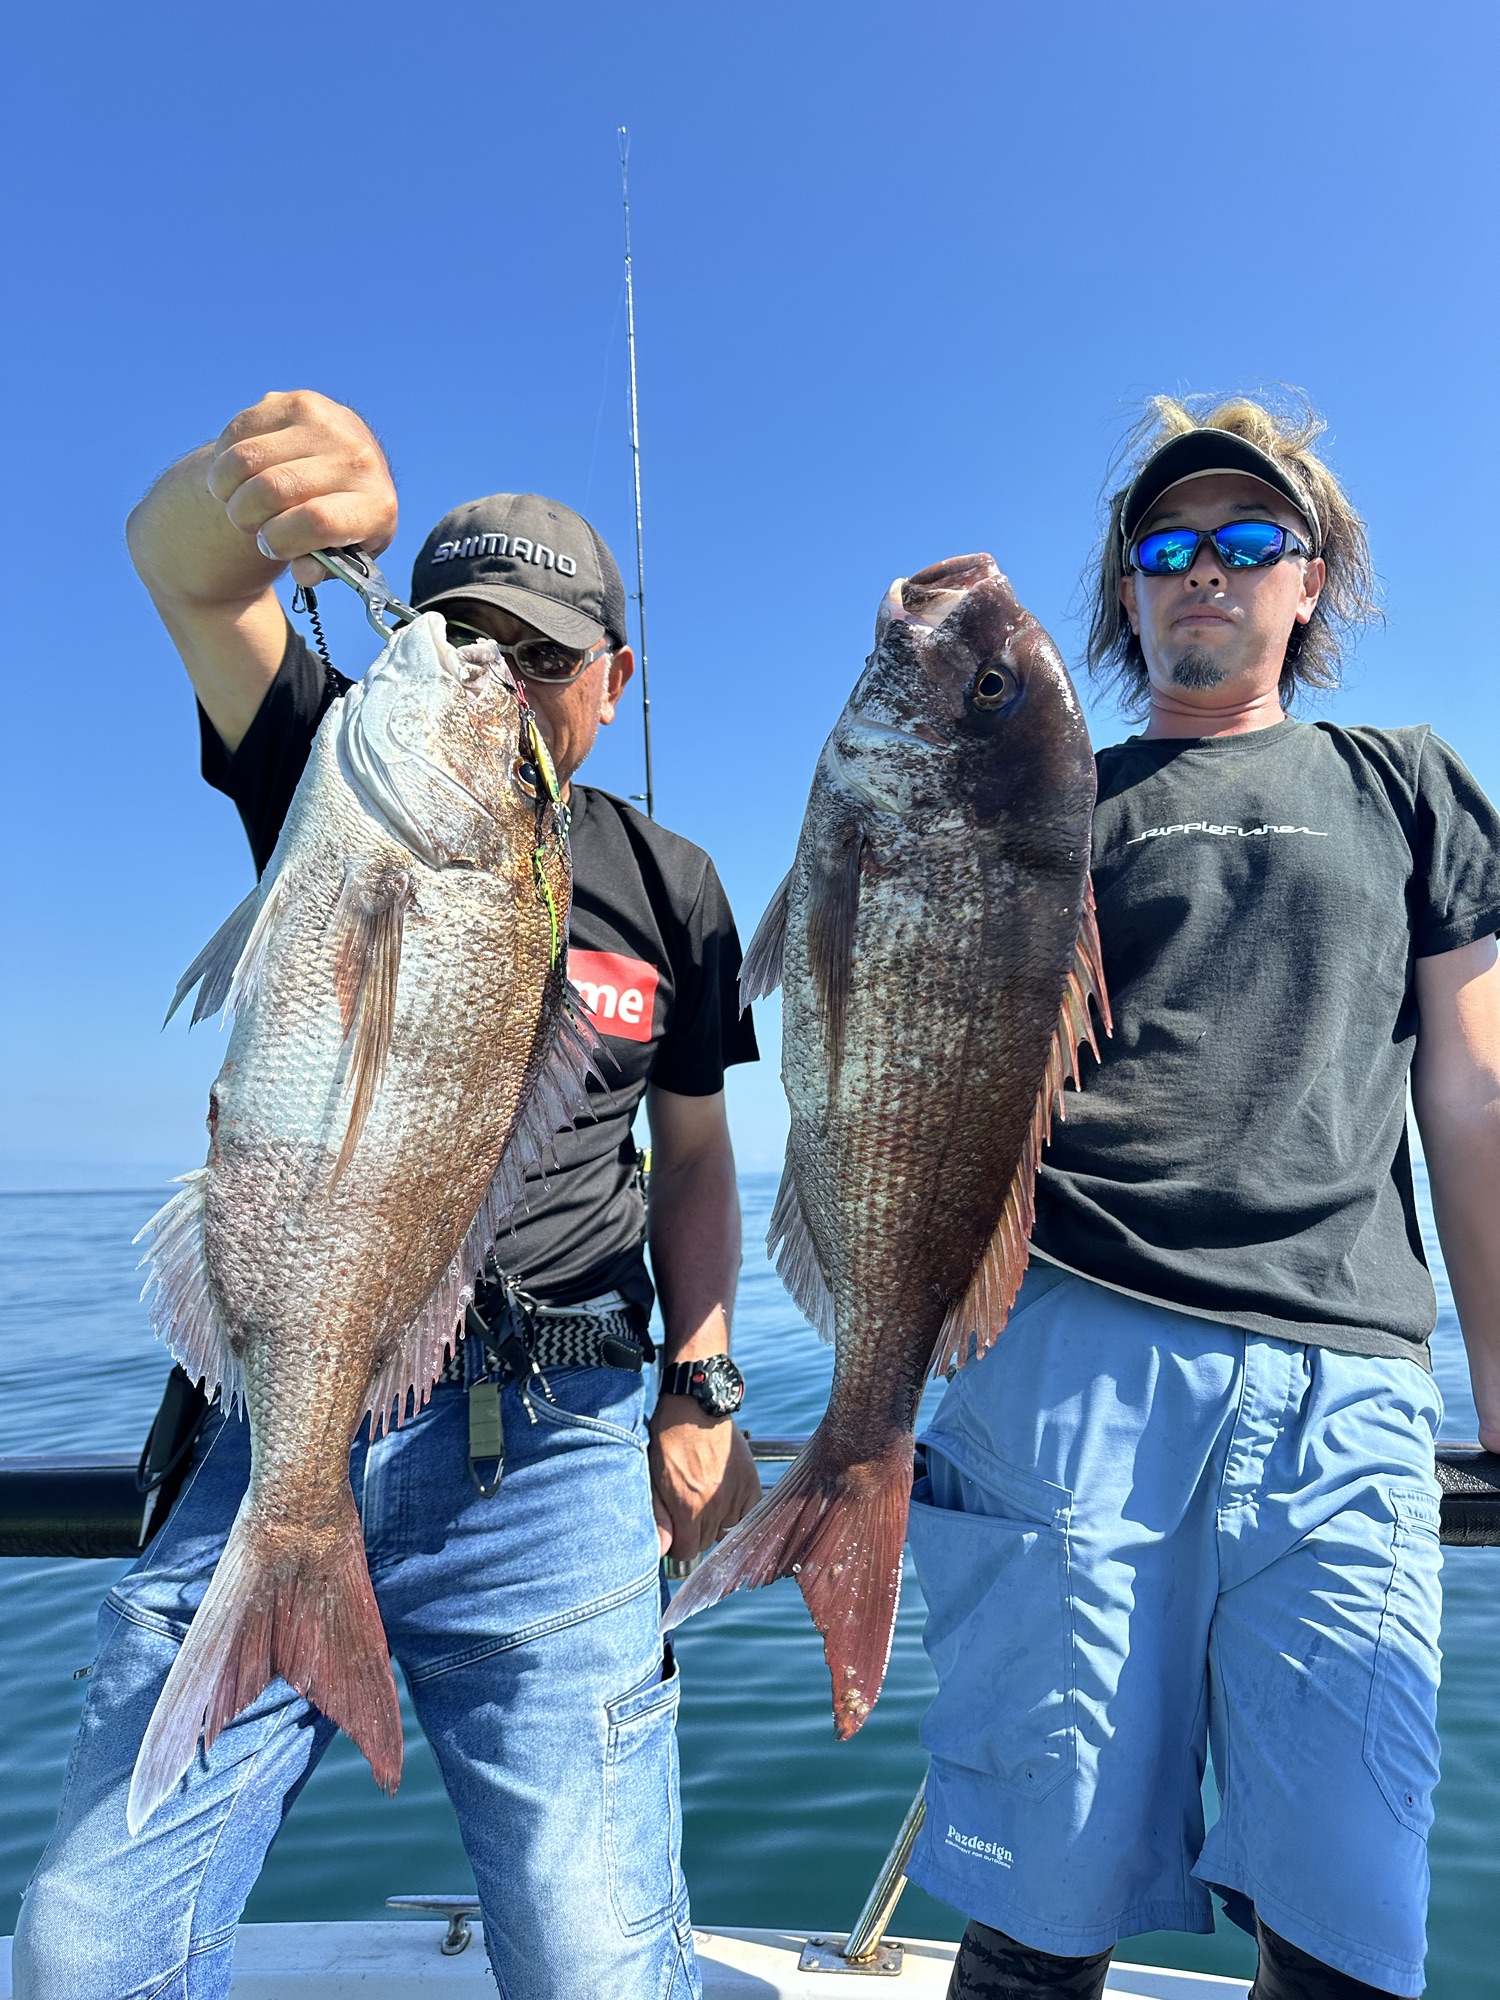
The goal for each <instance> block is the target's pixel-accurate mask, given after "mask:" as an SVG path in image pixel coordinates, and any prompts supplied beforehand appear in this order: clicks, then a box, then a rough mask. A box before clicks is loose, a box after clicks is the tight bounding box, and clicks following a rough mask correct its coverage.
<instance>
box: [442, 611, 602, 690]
mask: <svg viewBox="0 0 1500 2000" xmlns="http://www.w3.org/2000/svg"><path fill="white" fill-rule="evenodd" d="M443 623H444V624H445V625H446V626H447V628H448V636H449V638H450V639H452V640H453V642H454V644H455V645H459V646H472V645H474V644H475V643H476V642H477V641H479V640H480V639H488V640H489V642H490V644H491V645H492V646H497V647H498V648H499V650H500V654H501V657H502V658H503V659H506V660H508V661H509V662H510V667H511V671H512V673H517V674H519V675H520V676H521V678H522V680H527V681H546V682H547V683H548V685H549V686H551V687H565V686H566V685H567V683H568V682H569V681H576V680H577V679H578V677H579V675H580V674H586V673H587V672H588V670H589V668H590V667H591V666H592V665H593V664H594V662H595V660H599V659H602V658H603V657H604V655H605V654H606V653H608V652H610V651H611V650H612V649H611V647H610V643H609V641H608V639H599V640H596V641H595V643H594V644H593V645H592V646H587V647H584V648H582V649H580V648H579V647H577V646H563V645H559V643H558V642H557V640H556V639H516V640H514V641H513V642H509V643H507V641H505V640H503V639H497V638H496V637H495V636H494V634H493V633H491V632H481V631H480V630H479V628H478V626H476V625H465V624H464V623H463V621H462V620H461V619H458V618H445V619H444V620H443Z"/></svg>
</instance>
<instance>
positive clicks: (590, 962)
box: [568, 950, 657, 1042]
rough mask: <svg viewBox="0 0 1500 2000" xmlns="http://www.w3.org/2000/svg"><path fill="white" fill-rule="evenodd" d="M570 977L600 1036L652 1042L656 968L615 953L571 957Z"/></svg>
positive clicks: (582, 953)
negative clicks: (615, 1036) (614, 1036)
mask: <svg viewBox="0 0 1500 2000" xmlns="http://www.w3.org/2000/svg"><path fill="white" fill-rule="evenodd" d="M568 977H569V979H571V980H572V982H573V985H574V988H575V990H576V991H577V993H578V996H579V998H580V999H581V1000H582V1001H583V1005H584V1010H585V1012H586V1013H587V1014H588V1017H589V1019H590V1020H591V1021H592V1022H593V1024H594V1026H595V1027H596V1028H597V1029H598V1030H599V1032H600V1034H601V1035H618V1036H619V1037H620V1038H621V1039H622V1040H623V1041H627V1042H649V1041H650V1039H651V1028H652V1021H653V1017H654V1015H655V1012H656V980H657V972H656V967H655V966H654V965H647V963H646V961H645V960H644V959H642V958H625V957H622V955H621V954H620V953H619V952H615V951H577V950H570V951H569V953H568Z"/></svg>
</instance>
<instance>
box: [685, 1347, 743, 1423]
mask: <svg viewBox="0 0 1500 2000" xmlns="http://www.w3.org/2000/svg"><path fill="white" fill-rule="evenodd" d="M699 1367H700V1368H701V1369H702V1376H703V1379H702V1384H701V1386H700V1385H699V1383H697V1382H694V1384H693V1393H694V1394H695V1395H696V1397H697V1399H698V1401H699V1403H700V1404H701V1405H702V1407H703V1408H704V1409H705V1410H706V1411H707V1412H708V1414H709V1416H711V1417H732V1416H733V1415H734V1413H735V1411H736V1410H737V1409H738V1408H739V1406H740V1404H741V1403H743V1402H744V1400H745V1378H744V1376H743V1375H742V1374H741V1373H740V1371H739V1369H738V1368H736V1367H735V1365H734V1363H733V1362H732V1361H731V1360H730V1358H729V1356H728V1355H727V1354H715V1355H711V1356H710V1357H709V1359H708V1360H707V1361H704V1362H701V1363H700V1364H699ZM693 1373H694V1375H697V1374H698V1368H695V1369H694V1370H693Z"/></svg>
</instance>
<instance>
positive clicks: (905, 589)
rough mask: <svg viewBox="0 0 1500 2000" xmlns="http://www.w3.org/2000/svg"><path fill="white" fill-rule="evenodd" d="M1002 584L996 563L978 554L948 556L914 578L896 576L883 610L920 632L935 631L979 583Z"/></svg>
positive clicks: (988, 557)
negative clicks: (913, 626) (998, 582)
mask: <svg viewBox="0 0 1500 2000" xmlns="http://www.w3.org/2000/svg"><path fill="white" fill-rule="evenodd" d="M996 579H998V580H999V581H1000V582H1002V583H1003V582H1004V581H1005V579H1004V576H1003V574H1002V572H1001V569H1000V566H999V564H998V563H997V562H996V561H995V558H994V557H993V556H992V555H988V554H986V553H984V552H983V551H981V552H980V553H979V554H977V555H971V556H949V557H948V558H947V559H946V561H944V562H939V563H930V564H929V565H928V567H927V568H926V569H919V570H918V571H917V572H916V574H915V575H914V576H898V577H897V578H896V581H895V582H894V583H893V584H892V585H891V587H890V589H889V590H888V591H887V592H886V594H885V603H884V604H883V605H882V606H881V609H882V611H883V612H884V613H885V615H886V616H887V617H888V618H892V619H899V620H900V621H901V622H902V623H903V624H907V625H915V626H916V627H917V629H918V630H919V631H924V632H934V631H936V630H937V628H938V626H939V625H941V624H942V622H943V620H944V619H945V618H947V617H948V615H949V613H950V612H952V611H953V610H954V609H955V608H956V607H957V606H958V605H960V604H962V602H963V600H964V599H965V598H966V597H967V596H968V594H969V592H970V591H971V590H974V589H976V588H977V587H978V585H980V584H981V583H992V582H994V581H995V580H996Z"/></svg>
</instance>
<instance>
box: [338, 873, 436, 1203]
mask: <svg viewBox="0 0 1500 2000" xmlns="http://www.w3.org/2000/svg"><path fill="white" fill-rule="evenodd" d="M414 893H415V892H414V890H413V888H412V881H411V877H410V875H408V874H407V872H406V870H405V869H404V868H389V869H382V870H381V871H380V872H379V874H377V875H376V876H374V877H373V879H372V878H371V877H370V876H369V875H368V874H366V873H361V872H358V871H355V870H351V871H350V874H349V875H348V877H347V878H346V879H345V882H344V891H343V894H342V895H341V896H340V898H339V902H338V908H337V910H336V912H335V921H336V922H337V923H338V925H339V940H338V956H337V958H336V960H335V963H334V981H335V985H336V988H337V991H338V997H339V1014H340V1017H341V1018H342V1020H343V1023H344V1039H345V1040H346V1041H347V1042H350V1043H351V1044H352V1045H351V1048H350V1053H349V1071H348V1077H347V1080H346V1084H345V1088H346V1089H347V1090H348V1091H350V1093H351V1102H350V1106H349V1127H348V1130H347V1131H346V1132H345V1134H344V1143H343V1145H342V1146H341V1147H340V1148H339V1156H338V1159H337V1161H336V1162H335V1164H334V1169H333V1177H332V1179H331V1180H330V1182H329V1186H330V1187H334V1186H336V1185H337V1183H338V1181H339V1180H340V1179H341V1178H342V1176H343V1173H344V1170H345V1168H346V1167H347V1166H348V1164H349V1162H350V1161H351V1160H352V1159H353V1158H354V1149H355V1147H356V1146H357V1145H358V1144H359V1140H360V1134H361V1133H362V1132H363V1131H364V1129H365V1121H366V1119H368V1117H369V1115H370V1106H371V1105H372V1104H373V1103H374V1102H375V1093H376V1091H377V1090H378V1089H379V1088H380V1082H381V1078H382V1077H383V1076H384V1075H385V1066H386V1063H387V1062H388V1060H389V1059H390V1053H391V1036H392V1034H393V1032H394V1029H395V1024H396V987H397V984H398V982H399V979H400V975H401V934H402V929H403V926H404V924H405V922H406V912H407V909H408V908H409V907H410V905H411V902H412V899H413V896H414Z"/></svg>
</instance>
